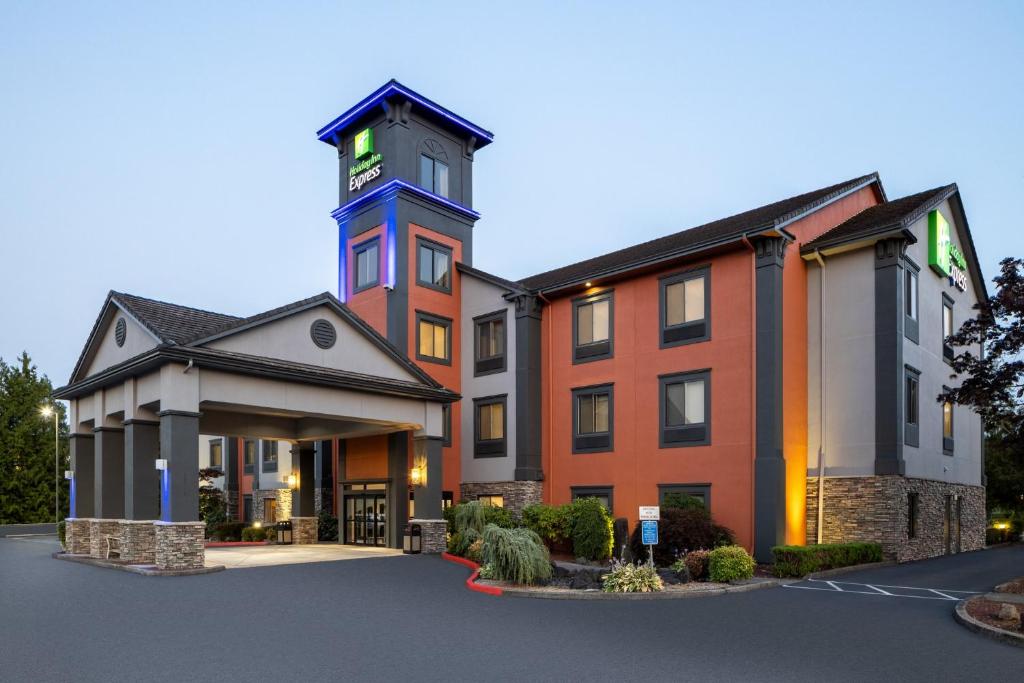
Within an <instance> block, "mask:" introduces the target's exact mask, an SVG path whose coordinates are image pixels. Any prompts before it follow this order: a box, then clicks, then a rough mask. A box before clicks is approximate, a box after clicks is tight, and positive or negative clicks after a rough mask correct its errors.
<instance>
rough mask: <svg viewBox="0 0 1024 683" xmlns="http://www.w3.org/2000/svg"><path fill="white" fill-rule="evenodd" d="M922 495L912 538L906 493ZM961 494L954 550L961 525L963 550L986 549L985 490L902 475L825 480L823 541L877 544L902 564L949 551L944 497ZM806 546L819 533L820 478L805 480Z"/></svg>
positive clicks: (954, 522)
mask: <svg viewBox="0 0 1024 683" xmlns="http://www.w3.org/2000/svg"><path fill="white" fill-rule="evenodd" d="M910 492H916V493H917V494H918V515H917V534H916V536H915V537H914V538H908V531H909V505H908V503H907V500H908V499H907V494H908V493H910ZM951 495H952V496H960V498H961V500H962V503H961V506H962V516H961V517H960V518H959V519H958V518H957V506H956V502H955V501H954V502H953V510H952V517H953V519H952V526H951V530H950V533H951V536H952V545H953V549H954V552H955V551H956V535H957V523H958V522H959V525H960V551H961V552H965V551H968V550H979V549H981V548H983V547H984V546H985V488H984V487H982V486H967V485H964V484H950V483H947V482H941V481H932V480H928V479H911V478H908V477H900V476H877V477H826V478H825V491H824V498H825V516H824V524H825V526H824V533H823V536H822V540H823V542H825V543H845V542H849V541H873V542H877V543H880V544H881V545H882V552H883V554H884V555H885V556H886V557H887V558H890V559H895V560H896V561H898V562H907V561H910V560H920V559H924V558H927V557H935V556H937V555H943V554H945V552H946V541H945V535H944V520H945V515H946V497H947V496H951ZM806 520H807V542H808V544H812V543H814V542H815V540H816V538H817V533H818V478H817V477H808V478H807V516H806Z"/></svg>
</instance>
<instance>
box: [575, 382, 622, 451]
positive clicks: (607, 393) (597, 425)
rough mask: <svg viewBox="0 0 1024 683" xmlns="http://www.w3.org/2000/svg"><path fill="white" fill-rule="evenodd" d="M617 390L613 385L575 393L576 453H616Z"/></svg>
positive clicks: (594, 387) (582, 388)
mask: <svg viewBox="0 0 1024 683" xmlns="http://www.w3.org/2000/svg"><path fill="white" fill-rule="evenodd" d="M613 397H614V387H613V386H612V385H611V384H601V385H597V386H590V387H581V388H579V389H573V390H572V408H573V412H572V452H573V453H601V452H606V451H611V450H613V449H614V443H615V441H614V437H613V434H614V426H615V420H614V411H615V400H614V398H613Z"/></svg>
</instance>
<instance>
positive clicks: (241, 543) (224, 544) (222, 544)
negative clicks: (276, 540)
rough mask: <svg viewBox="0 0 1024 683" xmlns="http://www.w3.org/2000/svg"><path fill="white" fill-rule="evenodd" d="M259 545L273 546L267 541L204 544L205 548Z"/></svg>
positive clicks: (212, 542) (211, 542)
mask: <svg viewBox="0 0 1024 683" xmlns="http://www.w3.org/2000/svg"><path fill="white" fill-rule="evenodd" d="M257 545H271V544H270V543H268V542H267V541H210V542H208V543H204V544H203V547H205V548H251V547H253V546H257Z"/></svg>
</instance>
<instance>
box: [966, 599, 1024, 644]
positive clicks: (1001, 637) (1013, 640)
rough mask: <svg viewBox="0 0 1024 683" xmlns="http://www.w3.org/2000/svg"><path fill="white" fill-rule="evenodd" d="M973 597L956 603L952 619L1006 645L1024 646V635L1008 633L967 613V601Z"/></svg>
mask: <svg viewBox="0 0 1024 683" xmlns="http://www.w3.org/2000/svg"><path fill="white" fill-rule="evenodd" d="M973 599H974V598H967V600H961V601H960V602H958V603H956V609H955V610H953V619H955V620H956V621H957V623H959V624H960V625H961V626H964V627H966V628H967V629H969V630H971V631H974V632H975V633H978V634H980V635H983V636H985V637H986V638H991V639H992V640H998V641H999V642H1001V643H1006V644H1008V645H1016V646H1017V647H1024V635H1017V634H1016V633H1010V632H1009V631H1004V630H1002V629H999V628H994V627H992V626H989V625H988V624H986V623H983V622H981V621H978V620H977V619H975V618H974V617H972V616H971V615H970V614H968V613H967V602H968V601H969V600H973Z"/></svg>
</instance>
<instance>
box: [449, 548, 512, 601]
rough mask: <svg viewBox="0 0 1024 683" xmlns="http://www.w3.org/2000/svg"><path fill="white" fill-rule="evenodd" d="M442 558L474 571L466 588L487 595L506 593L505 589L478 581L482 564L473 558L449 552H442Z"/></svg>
mask: <svg viewBox="0 0 1024 683" xmlns="http://www.w3.org/2000/svg"><path fill="white" fill-rule="evenodd" d="M441 559H442V560H448V561H449V562H454V563H455V564H461V565H462V566H463V567H466V568H467V569H471V570H472V571H473V573H472V574H470V575H469V578H468V579H466V588H468V589H469V590H471V591H475V592H477V593H483V594H485V595H502V594H503V593H504V591H503V590H502V589H500V588H498V587H497V586H482V585H480V584H479V583H477V582H476V579H477V577H478V576H480V565H478V564H477V563H476V562H474V561H473V560H467V559H466V558H464V557H459V556H458V555H451V554H449V553H441Z"/></svg>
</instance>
